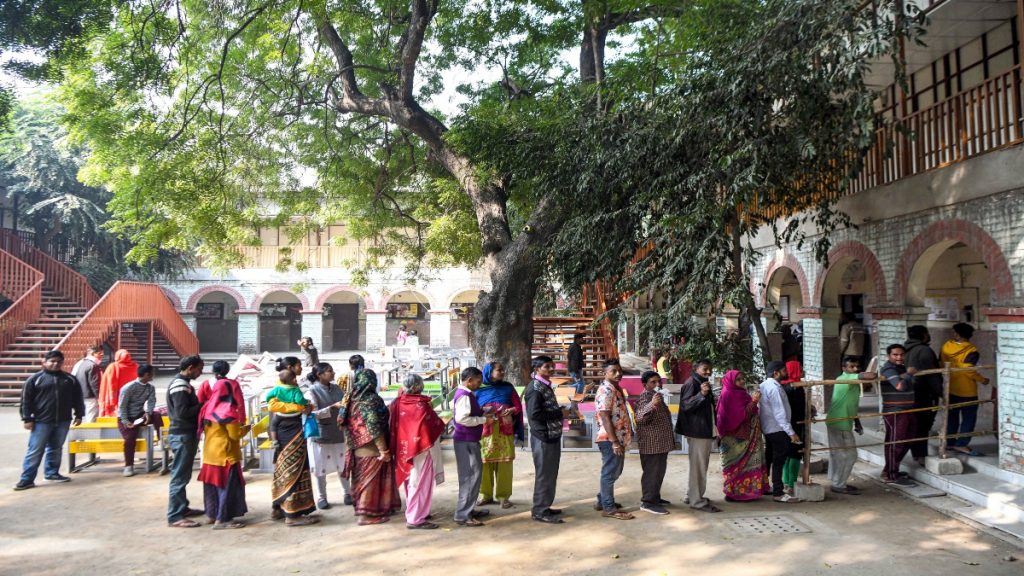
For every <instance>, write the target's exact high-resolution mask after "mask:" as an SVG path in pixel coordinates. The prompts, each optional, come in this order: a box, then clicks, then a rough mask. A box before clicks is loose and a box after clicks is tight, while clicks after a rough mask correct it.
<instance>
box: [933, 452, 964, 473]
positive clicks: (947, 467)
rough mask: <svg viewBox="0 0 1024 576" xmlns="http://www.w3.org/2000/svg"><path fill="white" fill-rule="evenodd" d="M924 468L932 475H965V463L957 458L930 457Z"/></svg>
mask: <svg viewBox="0 0 1024 576" xmlns="http://www.w3.org/2000/svg"><path fill="white" fill-rule="evenodd" d="M924 467H925V469H926V470H928V471H929V472H931V473H932V474H937V475H939V476H951V475H954V474H963V473H964V465H963V462H961V461H960V460H958V459H956V458H939V457H938V456H928V457H926V458H925V459H924Z"/></svg>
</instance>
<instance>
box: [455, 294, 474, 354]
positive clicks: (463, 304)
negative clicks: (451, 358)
mask: <svg viewBox="0 0 1024 576" xmlns="http://www.w3.org/2000/svg"><path fill="white" fill-rule="evenodd" d="M479 299H480V291H479V290H464V291H462V292H459V293H458V294H456V295H455V297H454V298H452V301H451V304H450V305H449V310H451V330H452V332H451V346H452V348H469V347H470V344H469V343H470V341H471V338H472V336H473V334H472V324H473V307H474V306H476V302H477V300H479Z"/></svg>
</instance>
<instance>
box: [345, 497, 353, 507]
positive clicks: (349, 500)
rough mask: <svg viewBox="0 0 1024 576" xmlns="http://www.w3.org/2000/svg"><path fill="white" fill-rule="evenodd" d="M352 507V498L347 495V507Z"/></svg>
mask: <svg viewBox="0 0 1024 576" xmlns="http://www.w3.org/2000/svg"><path fill="white" fill-rule="evenodd" d="M351 505H352V497H351V496H349V495H348V494H345V506H351Z"/></svg>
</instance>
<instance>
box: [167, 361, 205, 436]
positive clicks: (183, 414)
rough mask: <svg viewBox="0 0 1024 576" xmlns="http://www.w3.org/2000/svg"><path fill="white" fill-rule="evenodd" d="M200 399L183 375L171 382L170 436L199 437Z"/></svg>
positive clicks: (168, 412) (168, 415) (169, 406)
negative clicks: (189, 435)
mask: <svg viewBox="0 0 1024 576" xmlns="http://www.w3.org/2000/svg"><path fill="white" fill-rule="evenodd" d="M200 408H202V404H200V403H199V397H198V396H196V391H195V389H194V388H192V384H191V383H190V381H189V380H187V379H185V378H183V377H182V376H181V375H178V376H177V377H175V379H174V380H173V381H171V385H170V387H168V388H167V417H168V418H169V419H170V421H171V423H170V426H168V427H167V433H168V434H183V435H188V434H191V435H193V436H197V437H198V435H199V409H200Z"/></svg>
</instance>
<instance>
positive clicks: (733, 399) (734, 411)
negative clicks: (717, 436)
mask: <svg viewBox="0 0 1024 576" xmlns="http://www.w3.org/2000/svg"><path fill="white" fill-rule="evenodd" d="M739 376H740V371H739V370H729V371H728V372H726V373H725V377H724V378H722V397H721V398H720V399H719V400H718V430H719V432H721V433H722V434H729V433H731V432H733V431H735V430H737V429H738V428H739V427H740V426H742V425H743V423H744V422H745V421H746V419H747V406H748V405H750V402H751V401H752V400H753V399H752V398H751V397H750V394H749V393H747V390H746V389H745V388H741V387H740V386H737V385H736V380H737V378H739Z"/></svg>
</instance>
